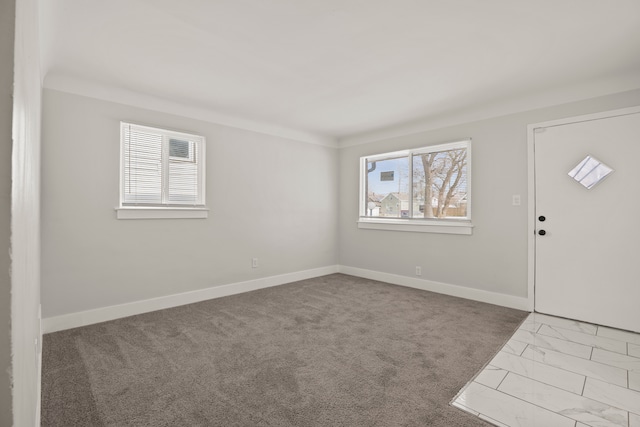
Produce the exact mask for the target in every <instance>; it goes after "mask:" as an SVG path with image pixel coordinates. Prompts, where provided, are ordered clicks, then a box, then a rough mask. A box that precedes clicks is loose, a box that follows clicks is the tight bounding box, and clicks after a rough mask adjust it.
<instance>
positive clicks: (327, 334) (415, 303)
mask: <svg viewBox="0 0 640 427" xmlns="http://www.w3.org/2000/svg"><path fill="white" fill-rule="evenodd" d="M526 315H527V313H526V312H523V311H518V310H513V309H508V308H504V307H499V306H495V305H490V304H484V303H479V302H475V301H469V300H465V299H460V298H455V297H450V296H445V295H440V294H436V293H431V292H425V291H420V290H416V289H411V288H405V287H400V286H394V285H390V284H386V283H381V282H377V281H373V280H367V279H361V278H356V277H352V276H347V275H343V274H334V275H329V276H324V277H319V278H315V279H310V280H304V281H300V282H295V283H290V284H287V285H282V286H278V287H273V288H268V289H263V290H259V291H254V292H249V293H245V294H240V295H234V296H230V297H225V298H220V299H215V300H210V301H205V302H201V303H197V304H190V305H186V306H182V307H177V308H173V309H168V310H162V311H157V312H153V313H147V314H142V315H138V316H132V317H127V318H123V319H119V320H115V321H111V322H105V323H100V324H96V325H91V326H86V327H82V328H76V329H71V330H67V331H61V332H56V333H52V334H47V335H45V337H44V342H43V383H42V420H41V421H42V425H43V426H65V427H66V426H225V427H226V426H350V427H357V426H385V427H386V426H465V427H469V426H486V424H485V423H484V422H483V421H481V420H478V419H476V418H474V417H472V416H471V415H468V414H466V413H464V412H462V411H460V410H458V409H456V408H454V407H451V406H450V405H449V402H450V400H451V399H452V398H453V397H454V396H455V394H456V393H457V392H458V391H459V390H460V388H462V387H463V386H464V385H465V384H466V383H467V381H469V380H470V379H471V378H472V377H473V375H474V374H475V373H476V372H477V371H478V370H480V368H482V367H483V365H484V364H485V363H486V362H487V361H488V360H489V359H491V357H492V356H493V355H494V354H495V353H496V352H497V351H498V350H499V349H500V347H501V346H502V344H503V343H504V342H505V341H506V340H507V339H508V338H509V336H510V335H511V334H512V333H513V331H514V330H515V329H516V328H517V327H518V325H519V324H520V322H521V321H522V320H523V319H524V318H525V317H526Z"/></svg>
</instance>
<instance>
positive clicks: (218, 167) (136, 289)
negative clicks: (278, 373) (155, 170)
mask: <svg viewBox="0 0 640 427" xmlns="http://www.w3.org/2000/svg"><path fill="white" fill-rule="evenodd" d="M120 120H125V121H131V122H134V123H140V124H147V125H154V126H158V127H166V128H169V129H175V130H183V131H187V132H191V133H197V134H202V135H204V136H205V137H206V138H207V184H206V199H207V205H208V207H209V208H210V209H211V211H210V213H209V218H208V219H188V220H187V219H173V220H168V219H166V220H165V219H156V220H117V219H116V217H115V211H114V208H115V207H116V206H117V204H118V185H119V151H120V147H119V144H120V142H119V122H120ZM42 129H43V131H42V141H43V142H42V309H43V317H45V318H46V317H51V316H57V315H62V314H66V313H74V312H78V311H83V310H90V309H94V308H99V307H105V306H110V305H116V304H123V303H127V302H132V301H137V300H144V299H148V298H153V297H159V296H165V295H170V294H176V293H181V292H187V291H192V290H197V289H204V288H208V287H212V286H218V285H223V284H227V283H235V282H241V281H245V280H251V279H257V278H262V277H268V276H274V275H278V274H285V273H290V272H296V271H302V270H308V269H313V268H318V267H324V266H329V265H335V264H336V263H337V261H338V260H337V247H336V242H337V236H336V230H337V215H338V214H337V209H338V203H337V202H338V195H337V194H338V191H337V190H338V186H337V163H338V159H337V156H338V153H337V150H336V149H335V148H329V147H325V146H320V145H313V144H307V143H300V142H297V141H291V140H287V139H283V138H278V137H273V136H268V135H264V134H259V133H255V132H250V131H244V130H240V129H236V128H230V127H225V126H220V125H216V124H211V123H206V122H203V121H198V120H193V119H189V118H184V117H178V116H174V115H169V114H164V113H159V112H154V111H149V110H144V109H140V108H134V107H130V106H126V105H122V104H116V103H111V102H106V101H100V100H97V99H92V98H87V97H82V96H77V95H72V94H69V93H64V92H59V91H53V90H45V91H44V99H43V128H42ZM252 257H257V258H259V265H260V266H259V268H257V269H252V268H251V258H252Z"/></svg>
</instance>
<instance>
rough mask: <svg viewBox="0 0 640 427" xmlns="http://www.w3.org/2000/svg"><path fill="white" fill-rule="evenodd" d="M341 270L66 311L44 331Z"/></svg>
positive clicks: (317, 270) (325, 269) (318, 270)
mask: <svg viewBox="0 0 640 427" xmlns="http://www.w3.org/2000/svg"><path fill="white" fill-rule="evenodd" d="M337 272H338V266H337V265H329V266H326V267H320V268H315V269H311V270H303V271H296V272H293V273H286V274H281V275H278V276H270V277H263V278H260V279H255V280H248V281H246V282H237V283H230V284H226V285H221V286H214V287H211V288H206V289H199V290H197V291H190V292H183V293H180V294H173V295H166V296H162V297H157V298H151V299H147V300H141V301H134V302H130V303H126V304H120V305H112V306H108V307H100V308H96V309H93V310H87V311H81V312H76V313H69V314H63V315H60V316H53V317H47V318H44V319H42V324H43V332H44V333H50V332H56V331H62V330H65V329H71V328H77V327H80V326H86V325H91V324H94V323H100V322H106V321H109V320H114V319H119V318H122V317H127V316H133V315H136V314H142V313H148V312H150V311H156V310H163V309H165V308H171V307H177V306H181V305H185V304H192V303H195V302H200V301H206V300H209V299H214V298H220V297H226V296H229V295H235V294H240V293H244V292H250V291H255V290H257V289H263V288H269V287H272V286H278V285H283V284H285V283H291V282H296V281H299V280H306V279H311V278H314V277H320V276H326V275H327V274H333V273H337Z"/></svg>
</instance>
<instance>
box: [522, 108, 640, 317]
mask: <svg viewBox="0 0 640 427" xmlns="http://www.w3.org/2000/svg"><path fill="white" fill-rule="evenodd" d="M637 113H640V106H636V107H628V108H620V109H617V110H608V111H602V112H599V113H592V114H584V115H580V116H573V117H565V118H562V119H557V120H550V121H546V122H540V123H533V124H529V125H527V172H528V186H527V192H528V197H527V202H528V204H527V205H528V217H527V220H528V224H527V234H528V239H527V253H528V262H527V276H528V277H527V285H528V287H527V303H528V310H529V311H531V312H533V311H535V283H536V173H535V172H536V170H535V166H536V165H535V151H534V148H535V147H534V143H535V133H536V132H539V130H538V129H544V128H549V127H553V126H562V125H567V124H570V123H580V122H587V121H591V120H599V119H604V118H608V117H616V116H626V115H629V114H637Z"/></svg>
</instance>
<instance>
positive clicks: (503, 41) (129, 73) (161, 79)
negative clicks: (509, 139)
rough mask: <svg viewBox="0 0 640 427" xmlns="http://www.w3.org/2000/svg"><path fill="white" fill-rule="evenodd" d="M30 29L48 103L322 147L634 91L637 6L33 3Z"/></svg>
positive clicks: (556, 2)
mask: <svg viewBox="0 0 640 427" xmlns="http://www.w3.org/2000/svg"><path fill="white" fill-rule="evenodd" d="M40 24H41V44H42V58H41V60H42V67H43V74H44V75H45V76H46V77H45V86H47V87H55V86H56V84H59V82H63V81H64V82H67V83H68V82H72V81H75V82H83V83H82V85H84V86H82V87H91V86H94V87H98V86H99V87H102V88H103V90H104V88H108V89H107V90H111V91H113V93H129V94H131V93H137V94H139V95H141V96H150V97H154V98H153V99H159V100H165V101H171V102H173V103H176V104H181V105H184V106H189V107H190V108H195V109H199V110H201V111H210V112H212V114H217V115H219V117H226V118H227V119H229V120H233V119H232V118H237V119H238V120H242V121H244V123H262V124H268V125H269V126H272V128H273V129H275V128H281V129H290V130H295V131H300V132H304V133H307V134H311V135H317V136H318V137H320V138H328V139H332V140H348V139H349V138H354V137H356V136H357V135H359V134H363V133H370V132H372V131H377V130H380V129H384V128H387V127H390V126H398V125H401V124H403V123H411V122H415V121H416V120H423V119H428V118H429V117H439V116H442V115H444V114H450V113H452V112H455V111H462V110H465V109H467V110H468V109H469V108H477V109H481V108H483V106H489V105H497V104H500V103H504V104H505V105H507V104H508V103H509V102H511V103H513V102H514V100H526V99H538V101H539V100H540V96H541V94H550V95H549V96H548V97H547V101H548V102H553V101H554V99H553V94H557V95H558V96H559V97H558V100H564V101H567V100H573V99H568V98H567V97H569V98H571V97H573V98H580V97H582V98H587V97H589V96H597V95H601V94H604V93H612V92H617V91H622V90H629V89H634V88H638V87H640V1H638V0H609V1H603V0H536V1H520V0H483V1H479V0H393V1H392V0H182V1H175V0H109V1H103V0H55V1H50V0H44V1H42V2H41V23H40ZM56 82H58V83H56ZM78 87H80V86H78ZM567 88H573V92H571V93H570V94H569V92H567ZM563 91H564V92H563ZM560 94H564V95H563V96H564V98H562V96H560ZM536 97H538V98H536ZM239 123H240V122H239Z"/></svg>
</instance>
